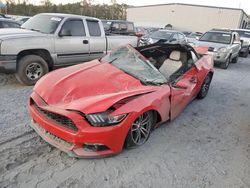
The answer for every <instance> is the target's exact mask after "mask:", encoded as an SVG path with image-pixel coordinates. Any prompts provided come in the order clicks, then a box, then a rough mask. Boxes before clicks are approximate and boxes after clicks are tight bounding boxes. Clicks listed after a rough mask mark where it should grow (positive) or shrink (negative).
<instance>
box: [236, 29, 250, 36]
mask: <svg viewBox="0 0 250 188" xmlns="http://www.w3.org/2000/svg"><path fill="white" fill-rule="evenodd" d="M235 32H237V33H239V35H240V37H244V38H250V30H249V31H239V30H235Z"/></svg>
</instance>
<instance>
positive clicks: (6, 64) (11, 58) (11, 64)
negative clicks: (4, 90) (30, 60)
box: [0, 55, 17, 73]
mask: <svg viewBox="0 0 250 188" xmlns="http://www.w3.org/2000/svg"><path fill="white" fill-rule="evenodd" d="M16 59H17V56H15V55H0V72H1V73H15V72H16V65H17V64H16Z"/></svg>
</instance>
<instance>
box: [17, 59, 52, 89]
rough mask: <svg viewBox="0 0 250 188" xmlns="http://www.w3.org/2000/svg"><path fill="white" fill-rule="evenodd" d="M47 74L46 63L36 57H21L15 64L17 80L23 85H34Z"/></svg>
mask: <svg viewBox="0 0 250 188" xmlns="http://www.w3.org/2000/svg"><path fill="white" fill-rule="evenodd" d="M48 72H49V67H48V64H47V63H46V61H45V60H44V59H43V58H42V57H40V56H37V55H27V56H24V57H22V58H21V59H20V60H19V61H18V64H17V73H16V74H15V75H16V78H17V80H18V81H19V82H20V83H22V84H24V85H29V86H30V85H34V84H35V83H36V82H37V81H38V80H39V79H40V78H41V77H42V76H43V75H45V74H46V73H48Z"/></svg>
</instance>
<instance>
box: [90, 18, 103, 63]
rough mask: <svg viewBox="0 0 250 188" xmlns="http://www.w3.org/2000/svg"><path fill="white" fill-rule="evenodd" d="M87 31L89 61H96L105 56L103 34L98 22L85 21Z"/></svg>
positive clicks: (92, 20)
mask: <svg viewBox="0 0 250 188" xmlns="http://www.w3.org/2000/svg"><path fill="white" fill-rule="evenodd" d="M86 23H87V26H88V31H89V55H90V59H97V58H100V57H102V56H103V55H104V54H106V37H105V32H104V30H103V29H101V27H100V21H98V20H94V19H86Z"/></svg>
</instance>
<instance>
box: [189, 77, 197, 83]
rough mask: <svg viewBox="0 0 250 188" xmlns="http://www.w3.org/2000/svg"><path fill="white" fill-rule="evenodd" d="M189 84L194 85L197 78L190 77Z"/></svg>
mask: <svg viewBox="0 0 250 188" xmlns="http://www.w3.org/2000/svg"><path fill="white" fill-rule="evenodd" d="M189 82H191V83H194V84H196V83H197V82H198V80H197V78H196V77H195V76H192V77H191V78H190V79H189Z"/></svg>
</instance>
